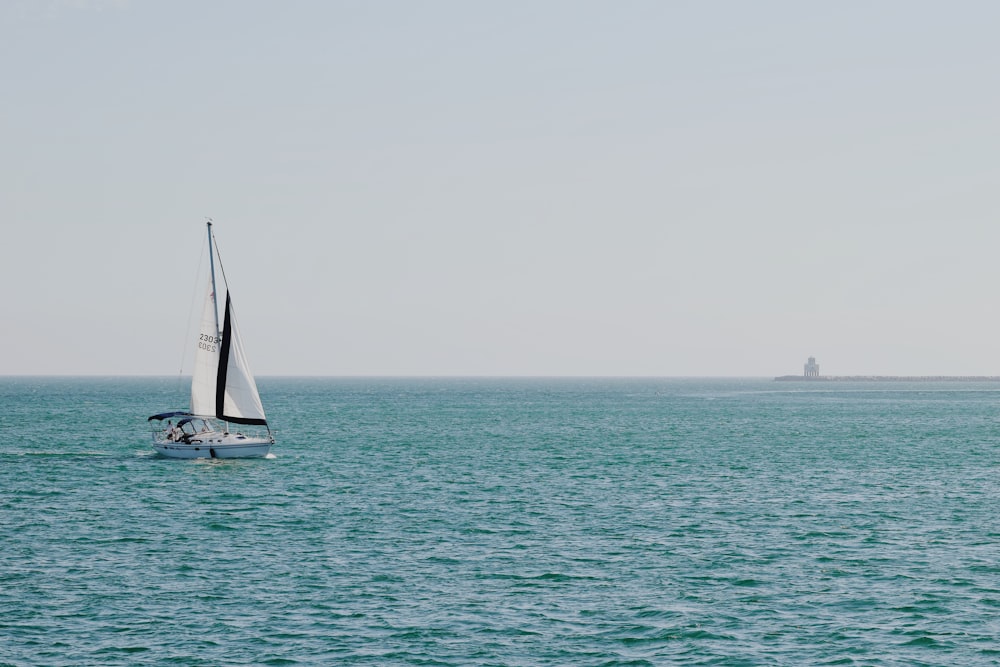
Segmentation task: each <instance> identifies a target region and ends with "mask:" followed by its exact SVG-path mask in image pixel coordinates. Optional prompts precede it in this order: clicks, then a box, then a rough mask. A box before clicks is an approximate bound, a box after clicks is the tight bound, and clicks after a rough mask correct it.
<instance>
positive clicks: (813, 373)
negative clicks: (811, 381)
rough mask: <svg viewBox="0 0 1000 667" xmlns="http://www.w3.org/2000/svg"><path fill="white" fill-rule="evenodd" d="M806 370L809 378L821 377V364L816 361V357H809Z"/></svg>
mask: <svg viewBox="0 0 1000 667" xmlns="http://www.w3.org/2000/svg"><path fill="white" fill-rule="evenodd" d="M805 370H806V372H805V376H806V377H807V378H818V377H819V364H817V363H816V357H809V361H807V362H806V366H805Z"/></svg>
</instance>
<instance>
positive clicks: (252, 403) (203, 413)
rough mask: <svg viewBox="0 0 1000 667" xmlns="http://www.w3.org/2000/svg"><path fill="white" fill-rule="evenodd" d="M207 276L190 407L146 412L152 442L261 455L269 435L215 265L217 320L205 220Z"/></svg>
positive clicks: (162, 449)
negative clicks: (221, 306) (218, 287)
mask: <svg viewBox="0 0 1000 667" xmlns="http://www.w3.org/2000/svg"><path fill="white" fill-rule="evenodd" d="M207 225H208V258H209V269H210V273H211V278H210V280H209V284H208V295H207V296H206V298H205V306H204V309H203V311H202V317H201V325H200V327H199V329H198V340H197V347H196V348H195V360H194V372H193V373H192V377H191V409H190V410H176V411H172V412H163V413H160V414H157V415H153V416H152V417H150V418H149V419H148V420H147V422H148V423H149V424H150V426H151V428H152V434H153V448H154V449H156V451H157V452H159V453H160V454H162V455H163V456H169V457H171V458H179V459H198V458H213V459H231V458H249V457H261V456H267V454H268V453H269V452H270V451H271V445H273V444H274V436H273V435H272V434H271V428H270V427H269V426H268V424H267V418H266V417H265V416H264V407H263V405H262V404H261V402H260V394H259V393H258V392H257V383H256V382H255V381H254V377H253V373H251V372H250V367H249V365H248V364H247V357H246V352H245V351H244V349H243V341H242V340H241V338H240V333H239V329H237V327H236V317H235V315H234V313H233V303H232V298H231V296H230V293H229V285H228V283H226V272H225V269H223V268H222V258H221V255H220V256H219V268H220V269H221V270H222V281H223V285H224V287H225V290H226V301H225V315H224V319H223V322H222V326H221V328H220V326H219V301H218V299H217V297H216V295H217V294H218V291H217V290H216V280H215V256H216V254H217V253H218V245H217V244H216V243H215V236H214V234H213V233H212V222H211V220H209V221H208V223H207Z"/></svg>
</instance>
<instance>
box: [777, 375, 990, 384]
mask: <svg viewBox="0 0 1000 667" xmlns="http://www.w3.org/2000/svg"><path fill="white" fill-rule="evenodd" d="M774 379H775V381H777V382H1000V376H997V375H819V376H816V377H805V376H803V375H780V376H778V377H776V378H774Z"/></svg>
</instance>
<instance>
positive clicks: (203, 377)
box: [191, 282, 221, 417]
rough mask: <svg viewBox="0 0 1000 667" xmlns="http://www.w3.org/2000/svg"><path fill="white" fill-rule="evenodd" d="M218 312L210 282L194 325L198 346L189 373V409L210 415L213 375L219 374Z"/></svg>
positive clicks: (211, 411)
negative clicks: (195, 326)
mask: <svg viewBox="0 0 1000 667" xmlns="http://www.w3.org/2000/svg"><path fill="white" fill-rule="evenodd" d="M219 343H221V338H220V336H219V315H218V313H217V311H216V309H215V289H214V288H213V286H212V284H211V282H209V285H208V295H207V296H206V297H205V307H204V309H203V310H202V313H201V325H200V326H199V327H198V346H197V347H196V348H195V353H194V373H193V375H192V377H191V412H192V413H194V414H196V415H203V416H205V417H210V416H212V415H214V414H215V393H216V391H215V389H216V386H215V385H216V379H217V378H218V376H219V357H220V354H219V347H220V345H219Z"/></svg>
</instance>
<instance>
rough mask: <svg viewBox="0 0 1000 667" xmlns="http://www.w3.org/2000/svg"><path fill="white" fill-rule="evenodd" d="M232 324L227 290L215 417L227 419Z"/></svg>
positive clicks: (216, 386) (216, 387)
mask: <svg viewBox="0 0 1000 667" xmlns="http://www.w3.org/2000/svg"><path fill="white" fill-rule="evenodd" d="M232 328H233V325H232V322H231V321H230V317H229V290H226V320H225V324H223V325H222V347H221V348H220V349H219V374H218V375H217V376H216V378H215V416H216V417H218V418H219V419H225V417H223V416H222V413H223V412H225V410H226V374H227V373H228V372H229V338H230V335H229V334H230V333H232Z"/></svg>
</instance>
